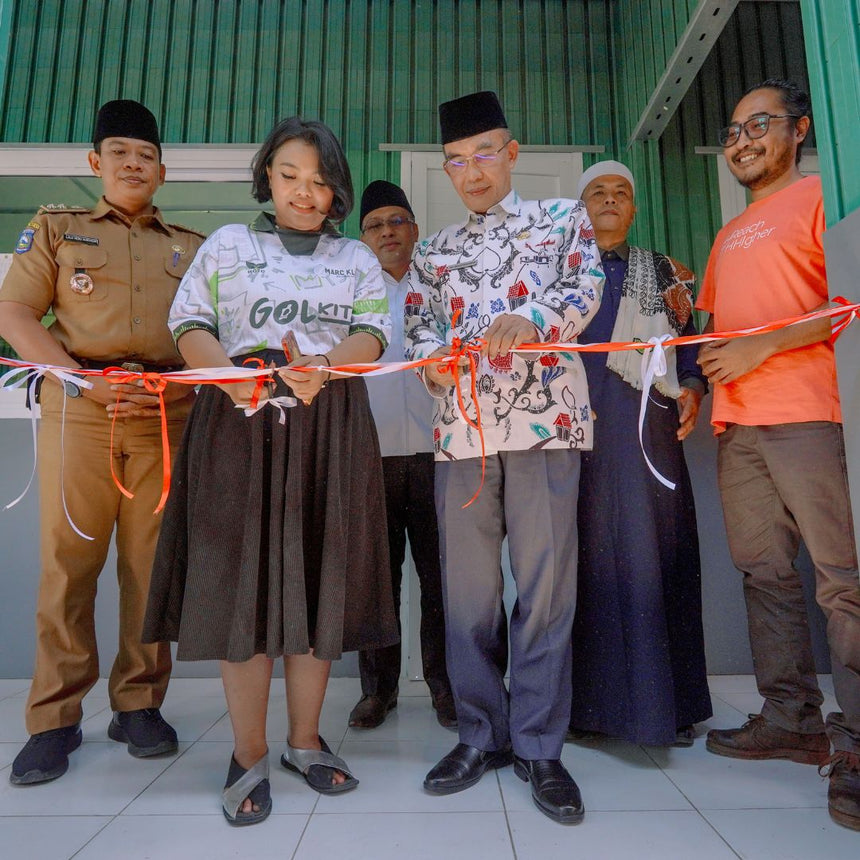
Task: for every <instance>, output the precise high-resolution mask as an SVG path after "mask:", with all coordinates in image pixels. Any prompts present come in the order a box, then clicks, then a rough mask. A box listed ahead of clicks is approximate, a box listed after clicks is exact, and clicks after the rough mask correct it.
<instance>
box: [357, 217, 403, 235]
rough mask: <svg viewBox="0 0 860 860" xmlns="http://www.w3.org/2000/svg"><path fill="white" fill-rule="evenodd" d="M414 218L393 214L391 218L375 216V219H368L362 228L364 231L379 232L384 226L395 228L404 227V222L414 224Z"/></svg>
mask: <svg viewBox="0 0 860 860" xmlns="http://www.w3.org/2000/svg"><path fill="white" fill-rule="evenodd" d="M414 223H415V219H414V218H407V217H406V216H405V215H392V216H391V217H390V218H375V219H374V220H373V221H368V222H367V223H366V224H365V225H364V227H362V228H361V232H362V233H371V234H372V233H378V232H379V231H380V230H382V229H383V228H384V227H390V228H391V229H392V230H395V229H396V228H398V227H402V226H403V225H404V224H414Z"/></svg>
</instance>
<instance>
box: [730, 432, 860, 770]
mask: <svg viewBox="0 0 860 860" xmlns="http://www.w3.org/2000/svg"><path fill="white" fill-rule="evenodd" d="M717 476H718V481H719V485H720V494H721V496H722V501H723V513H724V514H725V518H726V532H727V535H728V539H729V549H730V550H731V554H732V560H733V561H734V563H735V566H736V567H737V568H738V569H739V570H740V571H741V572H742V573H743V575H744V596H745V597H746V603H747V618H748V621H749V634H750V645H751V647H752V655H753V665H754V668H755V675H756V680H757V682H758V690H759V693H760V694H761V695H762V697H763V698H764V700H765V702H764V706H763V707H762V715H763V716H764V717H765V718H766V719H768V720H770V721H771V722H773V723H776V725H778V726H780V727H781V728H784V729H787V730H788V731H792V732H803V733H807V734H811V733H815V732H820V731H822V729H823V728H824V724H823V723H822V718H821V704H822V702H823V697H822V695H821V691H820V690H819V688H818V680H817V678H816V676H815V661H814V660H813V656H812V643H811V639H810V634H809V623H808V620H807V615H806V601H805V600H804V597H803V588H802V581H801V578H800V574H799V573H798V572H797V570H796V569H795V567H794V560H795V558H796V557H797V552H798V548H799V544H800V539H801V538H803V541H804V543H805V544H806V547H807V549H808V550H809V555H810V556H811V558H812V562H813V564H814V565H815V583H816V585H815V597H816V600H817V601H818V605H819V606H820V607H821V609H822V611H823V612H824V617H825V618H826V619H827V641H828V644H829V645H830V661H831V664H832V667H833V689H834V691H835V693H836V702H837V703H838V705H839V708H840V710H839V711H836V712H834V713H831V714H830V715H829V716H828V717H827V732H828V734H829V736H830V740H831V742H832V743H833V746H834V748H835V749H838V750H847V751H849V752H855V753H856V752H860V579H858V573H857V555H856V552H855V544H854V530H853V522H852V517H851V502H850V500H849V496H848V478H847V472H846V467H845V447H844V444H843V441H842V425H840V424H835V423H832V422H829V421H809V422H803V423H798V424H774V425H771V426H766V427H747V426H742V425H740V424H733V425H729V427H728V429H727V430H726V432H725V433H723V434H722V435H721V436H720V437H719V454H718V471H717Z"/></svg>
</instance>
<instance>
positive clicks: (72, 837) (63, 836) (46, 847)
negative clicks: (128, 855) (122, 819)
mask: <svg viewBox="0 0 860 860" xmlns="http://www.w3.org/2000/svg"><path fill="white" fill-rule="evenodd" d="M110 820H111V819H110V817H109V816H106V817H96V816H76V817H73V818H69V817H67V816H62V817H52V816H50V815H42V816H40V817H39V818H38V819H33V818H29V817H26V816H21V817H18V818H12V817H0V846H2V852H3V856H4V857H8V858H10V860H11V858H13V857H14V858H19V857H20V858H26V860H68V858H69V857H71V856H72V855H74V854H75V853H76V852H77V851H78V849H79V848H81V847H82V846H84V845H86V843H87V842H88V841H89V840H90V839H92V838H93V836H95V835H96V834H97V833H98V832H99V830H101V829H102V828H103V827H104V826H105V825H107V824H109V823H110ZM7 852H8V853H7ZM78 856H79V857H80V856H82V855H80V854H79V855H78ZM115 856H117V857H118V856H121V855H118V854H117V855H115Z"/></svg>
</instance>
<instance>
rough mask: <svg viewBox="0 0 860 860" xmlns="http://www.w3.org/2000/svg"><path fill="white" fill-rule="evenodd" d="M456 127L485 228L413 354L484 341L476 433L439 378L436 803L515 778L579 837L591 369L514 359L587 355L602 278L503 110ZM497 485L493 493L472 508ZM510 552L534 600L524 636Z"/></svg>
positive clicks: (447, 264)
mask: <svg viewBox="0 0 860 860" xmlns="http://www.w3.org/2000/svg"><path fill="white" fill-rule="evenodd" d="M439 118H440V124H441V128H442V141H443V146H444V154H445V170H446V172H447V173H448V176H449V178H450V179H451V182H452V184H453V185H454V188H455V190H456V191H457V193H458V194H459V196H460V198H461V199H462V201H463V202H464V203H465V205H466V207H467V209H468V210H469V213H468V216H467V218H466V219H465V220H464V221H463V222H462V223H460V224H456V225H453V226H451V227H447V228H445V229H444V230H441V231H439V232H438V233H436V234H435V235H434V236H431V237H430V238H429V239H428V240H426V241H425V242H422V243H421V244H420V245H419V247H418V249H417V250H416V252H415V256H414V259H413V263H412V268H411V271H410V275H409V277H410V286H411V292H410V293H409V295H408V296H407V300H406V330H407V355H408V357H410V358H426V357H429V356H434V357H440V356H444V355H446V354H449V353H450V352H451V349H452V344H453V343H454V339H455V338H459V339H460V341H461V342H469V343H479V342H480V343H481V356H480V360H479V361H478V364H477V367H476V370H475V379H474V380H471V379H470V373H469V367H468V360H467V359H466V358H464V357H460V358H459V359H457V361H458V363H459V370H460V375H461V377H462V378H461V380H460V382H461V384H460V386H459V387H460V391H461V394H462V404H463V408H464V410H465V413H466V416H468V419H469V421H468V422H467V421H466V420H465V419H464V416H463V415H462V414H461V409H460V405H459V403H460V397H459V396H458V391H457V386H456V385H455V382H454V375H453V374H452V373H451V369H450V368H449V367H447V366H444V365H440V364H434V365H430V366H428V367H427V368H425V369H424V371H423V374H424V380H425V383H426V385H427V388H428V390H429V391H430V393H431V394H432V395H433V396H434V398H436V409H435V414H434V419H433V429H434V447H435V454H436V461H437V463H436V507H437V512H438V516H439V529H440V546H441V555H442V574H443V586H444V606H445V625H446V649H447V655H448V671H449V675H450V678H451V684H452V689H453V693H454V698H455V701H456V706H457V717H458V721H459V735H460V743H459V744H458V745H457V746H456V747H455V748H454V749H453V750H452V751H451V752H450V753H449V754H448V755H446V756H445V757H444V758H443V759H442V760H441V761H440V762H439V763H438V764H437V765H436V766H435V767H434V768H433V769H432V770H431V771H430V773H429V774H428V775H427V778H426V779H425V781H424V787H425V789H426V790H427V791H429V792H432V793H434V794H449V793H452V792H455V791H461V790H463V789H465V788H468V787H469V786H471V785H474V784H475V783H476V782H477V781H478V780H479V779H480V778H481V776H482V775H483V774H484V772H485V771H486V770H488V769H490V768H497V767H502V766H504V765H507V764H510V763H511V762H512V761H515V767H516V772H517V775H518V776H520V777H521V778H522V779H523V780H526V781H530V782H531V786H532V796H533V797H534V800H535V803H536V804H537V805H538V808H540V809H541V811H542V812H545V813H546V814H547V815H549V816H550V817H551V818H553V819H554V820H556V821H559V822H562V823H576V822H578V821H579V820H581V819H582V815H583V806H582V800H581V797H580V794H579V790H578V788H577V786H576V783H575V782H574V781H573V779H572V778H571V776H570V774H568V772H567V771H566V770H565V768H564V766H563V765H562V764H561V761H560V754H561V750H562V744H563V741H564V736H565V731H566V729H567V720H568V717H569V713H570V677H571V676H570V672H571V644H570V630H571V626H572V623H573V614H574V608H575V603H576V561H577V546H576V498H577V489H578V484H579V452H580V450H582V449H588V448H590V447H591V438H592V423H591V422H592V418H591V409H590V406H589V403H588V389H587V386H586V381H585V373H584V371H583V368H582V364H581V362H580V359H579V357H578V356H577V355H575V354H570V353H555V352H551V353H545V354H540V353H522V354H517V353H515V352H512V349H513V348H514V347H516V346H518V345H520V344H523V343H527V342H547V341H562V342H564V341H570V340H573V339H574V338H575V337H576V336H577V335H578V334H579V333H580V332H581V331H582V330H583V328H584V327H585V325H586V324H587V323H588V321H589V319H590V317H591V316H592V315H593V314H594V312H595V311H596V309H597V307H598V304H599V301H600V292H601V288H602V285H603V272H602V270H601V268H600V259H599V256H598V254H597V247H596V245H595V243H594V234H593V231H592V228H591V224H590V222H589V220H588V216H587V214H586V212H585V207H584V206H583V204H582V203H581V202H579V201H574V200H541V201H524V200H521V199H520V198H519V196H518V195H517V193H516V192H515V191H513V190H512V187H511V172H512V170H513V167H514V165H515V164H516V160H517V153H518V144H517V142H516V141H515V140H514V139H513V138H512V136H511V133H510V132H509V131H508V127H507V123H506V121H505V117H504V114H503V112H502V108H501V106H500V104H499V102H498V99H497V98H496V96H495V94H494V93H491V92H482V93H473V94H471V95H468V96H464V97H463V98H459V99H455V100H454V101H450V102H446V103H444V104H442V105H441V106H440V108H439ZM472 383H474V387H475V392H476V396H477V404H476V403H475V402H474V400H473V397H472V394H471V391H470V389H471V386H472ZM479 413H480V415H479ZM469 422H471V423H469ZM474 424H479V425H480V430H479V429H477V428H476V427H475V426H473V425H474ZM482 439H483V443H482ZM482 447H483V452H482ZM483 454H485V456H483ZM484 468H485V469H486V471H485V476H484V482H483V487H482V489H481V491H480V494H479V495H478V496H477V498H475V499H474V501H472V503H471V504H470V505H468V506H467V507H465V508H464V507H463V506H464V504H465V503H466V502H468V501H469V499H470V497H472V496H473V494H474V493H475V491H476V490H477V489H478V487H479V486H480V485H481V480H482V474H483V469H484ZM505 536H507V538H508V545H509V550H510V557H511V567H512V570H513V575H514V579H515V581H516V583H517V603H516V607H515V610H514V613H513V617H512V619H511V624H510V631H508V625H507V619H506V617H505V611H504V607H503V604H502V573H501V547H502V541H503V539H504V538H505ZM509 639H510V653H511V658H510V659H511V666H510V690H508V689H507V688H506V687H505V683H504V675H505V668H506V664H507V654H508V640H509Z"/></svg>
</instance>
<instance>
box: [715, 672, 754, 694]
mask: <svg viewBox="0 0 860 860" xmlns="http://www.w3.org/2000/svg"><path fill="white" fill-rule="evenodd" d="M708 687H710V690H711V693H714V694H716V695H718V696H719V695H721V694H722V693H754V692H756V683H755V676H754V675H709V676H708Z"/></svg>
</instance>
